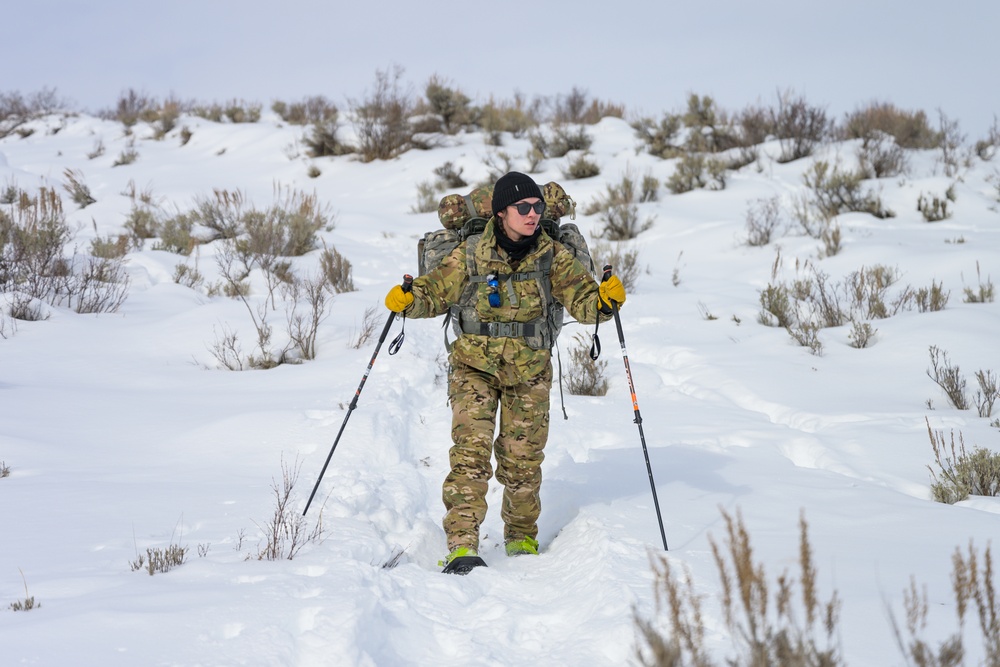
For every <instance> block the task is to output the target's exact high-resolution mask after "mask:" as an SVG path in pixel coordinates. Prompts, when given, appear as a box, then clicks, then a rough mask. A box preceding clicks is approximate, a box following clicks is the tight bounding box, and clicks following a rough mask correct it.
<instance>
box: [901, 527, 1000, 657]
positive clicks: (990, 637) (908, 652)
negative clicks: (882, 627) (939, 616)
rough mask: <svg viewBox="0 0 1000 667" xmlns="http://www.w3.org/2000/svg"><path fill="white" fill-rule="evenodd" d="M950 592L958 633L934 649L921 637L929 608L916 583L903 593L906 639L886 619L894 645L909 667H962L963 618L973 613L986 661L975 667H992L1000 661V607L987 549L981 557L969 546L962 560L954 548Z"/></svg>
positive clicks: (964, 633) (963, 648) (925, 628)
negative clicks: (977, 622) (894, 640)
mask: <svg viewBox="0 0 1000 667" xmlns="http://www.w3.org/2000/svg"><path fill="white" fill-rule="evenodd" d="M951 584H952V592H953V593H954V596H955V609H956V611H957V613H958V626H959V627H958V630H957V631H956V632H955V633H954V634H953V635H951V636H949V637H947V638H946V639H945V640H943V641H942V642H940V643H939V644H938V645H937V646H933V645H931V644H930V643H928V642H927V641H926V640H924V639H923V638H922V637H921V634H922V633H923V632H925V631H926V630H927V627H928V611H929V608H930V607H929V604H928V600H927V590H926V587H925V588H924V589H922V590H921V589H918V588H917V583H916V580H915V579H912V578H911V580H910V587H909V589H907V590H904V591H903V606H904V610H905V612H906V636H905V637H904V633H903V630H902V629H901V628H900V626H899V624H898V623H897V621H896V618H895V615H893V614H892V612H891V611H890V612H889V619H890V621H891V623H892V629H893V632H894V633H895V636H896V642H897V644H898V645H899V649H900V651H901V652H902V654H903V656H904V658H906V661H907V664H908V665H914V667H957V666H959V665H964V664H965V657H966V649H965V641H964V637H965V636H966V634H968V633H967V632H966V631H965V618H966V615H971V614H970V609H974V610H975V613H976V616H977V618H978V621H979V624H978V625H979V631H980V634H981V636H982V642H983V655H984V656H985V660H984V661H982V662H979V663H977V664H980V665H985V666H987V667H993V666H995V665H997V664H998V660H1000V657H998V656H1000V603H998V602H997V593H996V589H995V587H994V585H993V558H992V556H991V554H990V548H989V547H988V546H987V547H986V549H985V551H984V552H983V554H982V555H981V556H980V554H979V552H978V551H977V550H976V548H975V547H974V545H973V543H972V541H971V540H970V542H969V550H968V556H963V555H962V552H961V550H960V549H959V548H957V547H956V548H955V553H954V555H953V556H952V574H951Z"/></svg>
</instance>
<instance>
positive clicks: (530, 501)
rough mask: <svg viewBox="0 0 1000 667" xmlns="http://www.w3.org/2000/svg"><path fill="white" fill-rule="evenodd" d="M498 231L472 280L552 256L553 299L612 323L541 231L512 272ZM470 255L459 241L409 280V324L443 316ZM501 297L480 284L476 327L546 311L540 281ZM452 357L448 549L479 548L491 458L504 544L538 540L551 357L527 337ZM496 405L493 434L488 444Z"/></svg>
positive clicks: (490, 230) (508, 286)
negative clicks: (495, 301) (497, 300)
mask: <svg viewBox="0 0 1000 667" xmlns="http://www.w3.org/2000/svg"><path fill="white" fill-rule="evenodd" d="M495 224H498V221H497V219H496V218H493V219H491V220H490V222H489V223H488V224H487V225H486V229H485V230H484V232H483V235H482V238H481V239H480V241H479V242H478V243H477V244H476V245H475V248H474V252H475V265H476V267H477V271H476V273H477V275H486V274H489V273H494V274H497V275H500V276H504V275H510V274H511V273H513V272H514V271H521V272H527V271H531V270H533V268H536V267H537V265H538V262H539V261H540V260H541V259H542V258H543V256H546V253H548V252H549V251H550V250H551V251H552V268H551V273H550V281H551V290H552V296H553V298H555V299H556V300H558V301H559V302H560V303H561V304H562V305H563V306H565V308H566V309H567V310H568V311H569V313H570V314H571V315H572V316H573V317H574V318H575V319H576V320H577V321H579V322H584V323H591V324H592V323H594V321H595V318H600V319H601V321H606V320H607V319H608V318H609V316H608V315H606V314H601V313H600V312H599V310H598V307H599V303H600V302H599V291H598V290H599V287H598V284H597V282H596V281H595V280H594V279H593V277H591V275H590V274H589V273H588V271H587V269H586V268H584V266H583V265H582V264H581V263H580V262H579V261H578V260H577V259H576V258H575V257H574V256H573V254H572V253H571V252H570V251H568V250H567V249H566V248H565V247H564V246H563V245H562V244H560V243H557V242H555V241H553V240H552V238H550V237H549V236H548V235H547V234H546V233H545V232H544V231H543V232H541V233H540V234H539V236H538V241H537V244H536V246H535V248H534V249H532V250H531V252H530V253H529V254H528V255H527V256H525V257H524V259H522V260H521V261H520V262H517V263H516V265H514V264H511V263H510V262H509V261H508V258H507V255H506V253H504V252H503V251H502V250H500V249H498V247H497V243H496V235H495V231H494V225H495ZM467 252H468V251H467V244H465V243H462V244H460V245H459V246H458V247H457V248H455V250H454V251H453V252H452V253H451V254H450V255H449V256H448V257H446V258H445V259H444V261H442V262H441V264H440V265H439V266H438V267H437V268H435V269H433V270H432V271H430V272H429V273H428V274H426V275H424V276H420V277H419V278H416V279H415V280H414V281H413V288H412V294H413V303H412V304H411V305H410V306H409V308H407V309H406V311H405V313H406V315H407V316H408V317H435V316H437V315H442V314H444V313H445V312H447V311H448V309H449V307H450V306H451V305H452V304H455V303H457V302H458V301H459V299H460V298H461V296H462V292H463V290H464V289H465V288H466V286H467V284H468V283H469V270H468V264H467V257H466V253H467ZM499 292H500V294H501V304H500V306H499V307H496V308H494V307H491V306H490V305H489V301H488V294H489V289H488V288H487V286H486V285H485V284H483V283H479V285H478V291H477V294H476V297H475V311H476V314H477V315H478V317H479V319H480V320H481V321H482V322H529V321H532V320H534V319H536V318H538V317H540V316H541V315H542V314H543V312H544V306H543V299H544V296H543V292H542V290H541V288H540V286H539V281H537V280H520V281H509V282H504V283H503V284H502V285H501V288H500V290H499ZM511 295H513V297H514V298H513V299H511ZM449 360H450V363H451V371H450V373H449V390H448V395H449V400H450V401H451V405H452V413H453V418H452V440H453V442H454V444H453V446H452V448H451V451H450V455H449V458H450V462H451V472H450V473H449V474H448V476H447V478H446V479H445V482H444V489H443V494H442V497H443V500H444V504H445V509H446V514H445V518H444V530H445V533H446V535H447V536H448V549H449V550H454V549H455V548H457V547H460V546H465V547H469V548H471V549H478V547H479V526H480V524H482V522H483V519H484V518H485V516H486V491H487V488H488V485H489V479H490V477H491V476H492V474H493V469H492V466H491V465H490V455H491V453H495V454H496V457H497V480H498V481H499V482H500V483H501V484H503V486H504V495H503V506H502V509H501V515H502V518H503V521H504V525H505V530H504V533H505V534H504V538H505V541H507V542H511V541H514V540H520V539H523V538H525V537H531V538H535V537H536V536H537V533H538V527H537V524H536V521H537V519H538V515H539V512H540V503H539V488H540V486H541V481H542V473H541V464H542V459H543V453H542V450H543V449H544V447H545V442H546V440H547V439H548V426H549V392H550V389H551V387H552V362H551V352H550V350H549V349H547V348H546V349H533V348H532V347H531V346H529V345H528V343H527V342H526V340H525V339H524V338H511V337H501V336H488V335H478V334H468V333H466V334H462V335H461V336H460V337H459V338H458V340H457V341H456V342H455V345H454V346H453V347H452V350H451V356H450V358H449ZM498 407H499V410H500V430H499V435H497V437H496V441H495V442H494V441H493V434H494V429H495V424H496V416H497V409H498Z"/></svg>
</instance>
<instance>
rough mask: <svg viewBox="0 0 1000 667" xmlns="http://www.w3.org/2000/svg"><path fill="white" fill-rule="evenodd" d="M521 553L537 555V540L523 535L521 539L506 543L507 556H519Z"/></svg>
mask: <svg viewBox="0 0 1000 667" xmlns="http://www.w3.org/2000/svg"><path fill="white" fill-rule="evenodd" d="M523 554H531V555H532V556H537V555H538V540H536V539H535V538H533V537H525V538H524V539H523V540H514V541H512V542H508V543H507V555H508V556H521V555H523Z"/></svg>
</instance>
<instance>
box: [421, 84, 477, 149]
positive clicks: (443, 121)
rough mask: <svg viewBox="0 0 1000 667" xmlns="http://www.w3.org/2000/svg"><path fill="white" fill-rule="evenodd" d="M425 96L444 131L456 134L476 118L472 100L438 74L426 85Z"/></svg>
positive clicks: (431, 111)
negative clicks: (471, 104)
mask: <svg viewBox="0 0 1000 667" xmlns="http://www.w3.org/2000/svg"><path fill="white" fill-rule="evenodd" d="M424 96H425V97H426V98H427V105H428V106H429V107H430V113H432V114H434V116H436V117H437V119H438V122H439V126H440V129H441V131H442V132H445V133H447V134H454V133H456V132H458V131H459V130H460V129H462V128H463V127H464V126H466V125H468V124H470V123H471V122H472V121H473V119H474V115H475V114H474V112H473V109H472V107H471V106H470V103H471V101H472V100H470V99H469V97H468V96H467V95H466V94H465V93H463V92H462V91H461V90H458V89H457V88H453V87H451V85H450V84H449V83H448V82H447V81H445V80H444V79H442V78H441V77H439V76H437V75H436V74H435V75H434V76H432V77H431V78H430V79H429V80H428V81H427V85H426V86H425V87H424Z"/></svg>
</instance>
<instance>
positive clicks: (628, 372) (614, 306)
mask: <svg viewBox="0 0 1000 667" xmlns="http://www.w3.org/2000/svg"><path fill="white" fill-rule="evenodd" d="M610 277H611V265H610V264H605V265H604V276H603V277H602V278H601V282H604V281H605V280H607V279H608V278H610ZM610 301H611V310H612V311H613V312H614V314H615V327H617V329H618V342H619V343H621V346H622V359H624V360H625V377H627V378H628V388H629V391H630V392H632V409H633V410H634V411H635V420H634V421H635V423H636V425H637V426H638V427H639V440H641V441H642V455H643V457H644V458H645V459H646V473H647V474H648V475H649V488H650V489H651V490H652V492H653V507H655V508H656V521H657V523H659V525H660V537H661V538H662V539H663V550H664V551H668V549H667V534H666V533H665V532H663V518H662V517H661V516H660V501H659V500H657V498H656V484H655V483H654V482H653V468H652V466H650V465H649V451H648V450H647V449H646V435H645V434H644V433H643V432H642V415H641V414H639V403H638V401H637V400H636V398H635V384H634V383H633V382H632V369H631V368H630V367H629V365H628V350H626V349H625V332H624V331H622V318H621V316H620V315H619V314H618V302H617V301H615V300H614V299H611V300H610Z"/></svg>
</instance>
